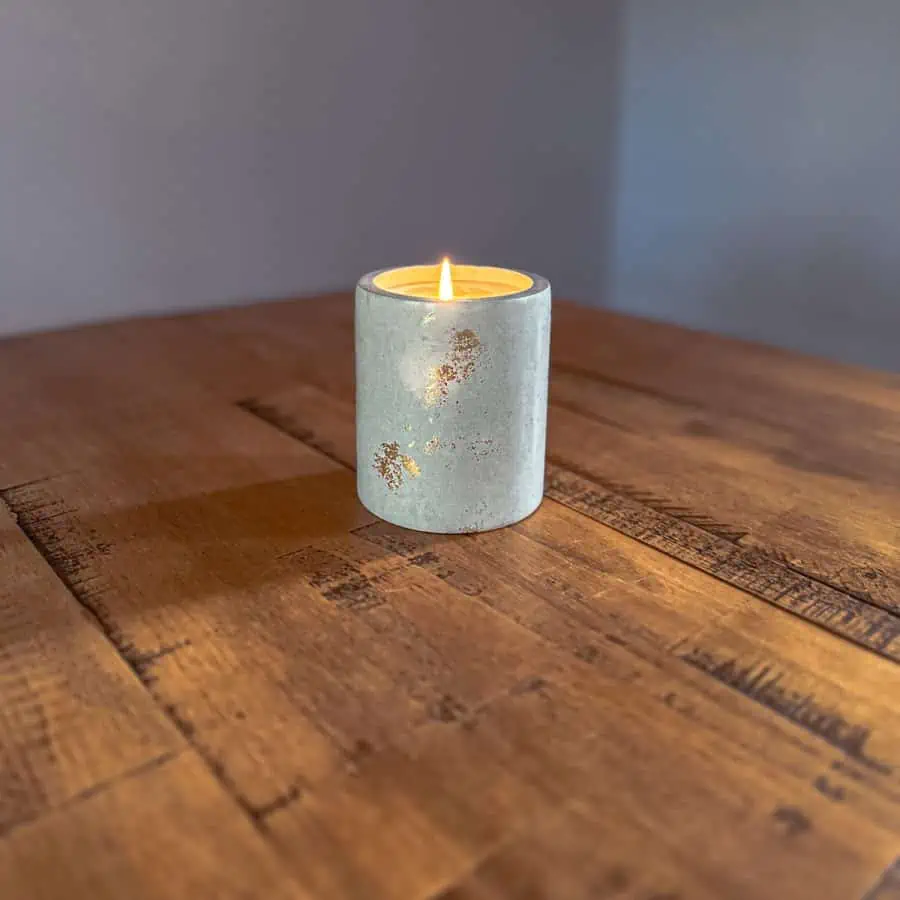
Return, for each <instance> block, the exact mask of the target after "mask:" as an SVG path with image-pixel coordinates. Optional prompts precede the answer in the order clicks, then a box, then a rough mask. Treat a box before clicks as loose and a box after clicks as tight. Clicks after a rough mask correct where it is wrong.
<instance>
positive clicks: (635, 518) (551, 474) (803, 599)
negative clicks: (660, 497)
mask: <svg viewBox="0 0 900 900" xmlns="http://www.w3.org/2000/svg"><path fill="white" fill-rule="evenodd" d="M547 475H548V477H547V491H546V493H547V496H548V497H551V498H552V499H554V500H557V501H558V502H560V503H562V504H564V505H565V506H568V507H569V508H570V509H573V510H575V511H576V512H580V513H582V514H583V515H585V516H587V517H588V518H591V519H593V520H594V521H595V522H599V523H600V524H602V525H606V526H607V527H609V528H612V529H614V530H615V531H618V532H619V533H620V534H624V535H626V536H628V537H631V538H634V539H635V540H637V541H640V542H641V543H643V544H646V545H647V546H648V547H653V548H654V549H656V550H659V551H660V552H662V553H665V554H666V555H667V556H670V557H672V558H673V559H677V560H679V561H680V562H683V563H685V564H687V565H689V566H691V567H693V568H695V569H698V570H699V571H701V572H705V573H706V574H708V575H711V576H713V577H714V578H716V579H718V580H719V581H723V582H725V583H726V584H730V585H731V586H732V587H736V588H739V589H740V590H742V591H745V592H746V593H748V594H751V595H752V596H754V597H758V598H759V599H761V600H765V601H766V602H767V603H771V604H772V605H773V606H777V607H779V608H780V609H783V610H785V611H787V612H790V613H793V614H794V615H797V616H799V617H800V618H802V619H805V620H806V621H807V622H811V623H813V624H815V625H818V626H819V627H821V628H825V629H826V630H828V631H831V632H832V633H833V634H837V635H839V636H840V637H843V638H846V639H847V640H850V641H853V642H854V643H855V644H858V645H859V646H861V647H864V648H866V649H867V650H871V651H873V652H875V653H878V654H880V655H881V656H884V657H885V658H887V659H890V660H893V661H894V662H900V617H898V616H896V615H894V614H892V613H891V612H889V611H887V610H885V609H882V608H880V607H877V606H875V605H873V604H871V603H867V602H865V601H862V600H859V599H857V598H856V597H852V596H850V595H849V594H847V593H845V592H843V591H839V590H837V589H835V588H833V587H830V586H828V585H827V584H824V583H823V582H822V581H819V580H816V579H813V578H810V577H807V576H806V575H801V574H800V573H798V572H795V571H793V570H791V569H789V568H787V567H786V566H784V565H782V564H780V563H778V562H776V561H775V560H774V559H772V558H771V557H770V556H768V555H767V554H765V553H764V552H762V551H759V550H756V549H751V548H745V547H741V546H740V545H737V544H735V543H733V542H732V541H729V540H725V539H724V538H722V537H720V536H719V535H717V534H713V533H711V532H709V531H706V530H704V529H701V528H699V527H697V526H696V525H693V524H692V523H690V522H688V521H682V520H680V519H677V518H675V517H673V516H671V515H669V514H667V513H663V512H657V511H656V510H654V509H651V508H649V507H648V506H645V505H644V504H643V503H641V502H639V501H637V500H634V499H632V498H630V497H626V496H623V495H621V494H618V493H617V492H615V491H614V490H611V489H609V488H607V487H604V486H603V485H602V484H601V483H600V482H599V481H598V480H597V479H595V478H593V477H592V476H590V475H589V474H583V473H581V472H578V471H576V470H575V469H573V468H572V467H571V466H569V465H568V464H567V463H565V462H560V461H558V460H557V459H555V458H553V459H551V460H550V461H549V462H548V466H547Z"/></svg>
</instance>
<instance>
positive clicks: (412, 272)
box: [374, 264, 534, 303]
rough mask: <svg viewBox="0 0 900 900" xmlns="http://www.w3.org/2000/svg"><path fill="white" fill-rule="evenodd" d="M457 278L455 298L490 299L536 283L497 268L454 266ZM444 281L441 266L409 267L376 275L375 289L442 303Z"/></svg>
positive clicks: (525, 289) (454, 281) (454, 289)
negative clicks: (442, 283) (440, 290)
mask: <svg viewBox="0 0 900 900" xmlns="http://www.w3.org/2000/svg"><path fill="white" fill-rule="evenodd" d="M450 271H451V274H452V276H453V299H452V300H447V301H445V302H447V303H453V302H454V301H456V300H485V299H488V298H490V297H506V296H508V295H509V294H518V293H520V292H521V291H527V290H528V289H529V288H530V287H532V285H533V284H534V281H533V279H532V278H531V277H530V276H528V275H525V274H524V273H523V272H516V271H515V270H514V269H498V268H495V267H494V266H457V265H452V266H451V267H450ZM440 279H441V267H440V264H438V265H433V266H405V267H404V268H402V269H388V270H387V271H386V272H382V273H381V274H379V275H376V276H375V280H374V284H375V287H376V288H378V289H379V290H382V291H389V292H390V293H392V294H401V295H402V296H404V297H419V298H421V299H423V300H438V299H440V297H439V293H438V292H439V288H440Z"/></svg>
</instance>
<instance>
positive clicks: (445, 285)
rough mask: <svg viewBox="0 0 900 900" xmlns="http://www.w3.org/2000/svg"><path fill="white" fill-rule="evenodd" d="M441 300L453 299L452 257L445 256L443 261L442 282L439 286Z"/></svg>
mask: <svg viewBox="0 0 900 900" xmlns="http://www.w3.org/2000/svg"><path fill="white" fill-rule="evenodd" d="M438 299H439V300H452V299H453V274H452V273H451V271H450V259H449V257H447V256H445V257H444V261H443V262H442V263H441V283H440V287H439V288H438Z"/></svg>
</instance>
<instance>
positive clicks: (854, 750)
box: [680, 647, 893, 775]
mask: <svg viewBox="0 0 900 900" xmlns="http://www.w3.org/2000/svg"><path fill="white" fill-rule="evenodd" d="M680 658H681V659H682V660H684V661H685V662H686V663H688V665H691V666H693V667H694V668H696V669H699V670H700V671H701V672H705V673H706V674H707V675H711V676H712V677H713V678H715V679H716V680H717V681H720V682H721V683H722V684H724V685H726V686H727V687H730V688H732V689H733V690H735V691H737V692H738V693H740V694H743V695H744V696H745V697H747V698H748V699H750V700H753V701H754V702H756V703H759V704H760V705H761V706H765V707H766V708H767V709H770V710H772V712H774V713H777V714H778V715H779V716H782V717H783V718H785V719H787V720H788V721H790V722H793V723H794V724H795V725H799V726H800V727H801V728H803V729H804V730H805V731H808V732H809V733H810V734H813V735H815V736H816V737H819V738H821V739H822V740H824V741H826V742H827V743H828V744H830V745H831V746H832V747H834V748H835V749H837V750H840V751H841V752H842V753H845V754H846V755H847V756H848V757H850V758H851V759H853V760H854V761H855V762H858V763H860V764H861V765H863V766H865V767H866V768H868V769H871V770H872V771H874V772H878V773H879V774H880V775H889V774H890V773H891V772H892V771H893V768H892V767H891V766H890V765H888V764H887V763H884V762H881V761H879V760H877V759H873V758H872V757H871V756H868V755H867V753H866V742H867V741H868V740H869V738H870V736H871V729H870V728H868V727H867V726H865V725H855V724H853V723H852V722H849V721H848V720H847V719H845V718H844V716H843V715H841V713H840V712H838V711H837V710H836V709H833V708H830V707H826V706H823V705H822V704H821V703H819V702H818V701H817V700H816V698H815V697H814V696H813V695H812V694H809V693H803V692H801V691H794V690H791V689H790V688H789V687H787V686H786V685H785V684H784V680H785V679H784V675H783V673H781V672H778V671H776V670H775V668H774V666H772V665H770V664H768V663H764V662H759V661H751V662H742V661H740V660H738V659H735V658H725V659H721V658H717V657H716V656H715V655H714V654H712V653H710V652H708V651H707V650H704V649H702V648H699V647H697V648H694V649H692V650H690V651H689V652H688V653H686V654H683V655H681V657H680Z"/></svg>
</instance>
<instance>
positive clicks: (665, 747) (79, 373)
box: [0, 296, 900, 900]
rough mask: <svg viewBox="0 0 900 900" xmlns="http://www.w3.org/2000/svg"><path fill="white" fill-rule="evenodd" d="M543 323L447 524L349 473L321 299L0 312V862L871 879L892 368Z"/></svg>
mask: <svg viewBox="0 0 900 900" xmlns="http://www.w3.org/2000/svg"><path fill="white" fill-rule="evenodd" d="M554 328H555V330H554V338H553V347H554V369H553V378H552V388H551V418H550V424H551V433H550V438H549V451H550V460H551V462H550V466H549V470H548V474H549V478H548V489H547V499H546V500H545V502H544V504H543V506H542V507H541V509H540V510H539V511H538V513H537V514H535V515H534V516H532V517H531V518H530V519H528V520H526V521H525V522H522V523H520V524H518V525H516V526H514V527H512V528H509V529H504V530H502V531H498V532H492V533H489V534H482V535H469V536H458V537H447V536H436V535H425V534H417V533H413V532H406V531H403V530H402V529H398V528H395V527H393V526H390V525H387V524H385V523H383V522H380V521H377V520H376V519H374V518H373V517H372V516H371V515H370V514H368V513H367V512H366V511H365V510H364V509H362V508H361V507H360V506H359V504H358V502H357V501H356V498H355V487H354V477H353V472H352V470H353V467H354V466H355V458H354V455H355V447H354V443H355V439H354V429H353V405H352V401H353V378H352V375H353V369H352V314H351V306H350V303H349V301H348V299H347V298H344V297H338V296H335V297H329V298H322V299H320V300H319V301H310V300H306V301H298V302H296V303H283V304H264V305H260V306H256V307H246V308H241V309H233V310H222V311H216V312H212V313H204V314H198V315H194V316H187V317H181V318H162V319H155V320H148V321H132V322H122V323H115V324H111V325H106V326H96V327H91V328H82V329H77V330H74V331H71V332H64V333H58V334H52V335H41V336H35V337H27V338H17V339H15V340H11V341H7V342H4V343H0V376H2V378H0V421H2V423H3V424H2V428H3V434H2V438H3V440H2V446H3V453H2V454H0V498H2V500H3V504H4V507H3V508H2V509H0V516H5V518H2V519H0V541H2V544H0V547H2V551H0V553H2V555H0V559H2V561H3V564H4V574H6V573H7V572H8V573H9V575H8V577H7V578H6V579H5V583H4V584H3V586H2V597H3V600H2V604H0V616H2V623H0V675H2V680H0V700H2V701H3V703H2V708H0V754H2V755H0V761H2V769H0V772H2V773H3V774H2V775H0V831H2V830H3V828H4V827H5V829H6V831H5V835H0V896H3V897H6V896H10V897H20V896H21V897H26V898H27V897H32V896H34V897H48V898H55V897H63V896H66V897H71V896H74V897H82V896H83V897H91V898H94V897H106V896H109V897H113V896H115V897H118V896H136V897H162V896H166V897H168V896H173V897H180V896H185V897H188V896H191V897H193V896H222V897H230V896H234V897H256V896H259V897H275V896H278V897H281V896H285V897H288V896H291V897H294V896H313V897H322V898H332V897H333V898H345V897H347V898H355V897H360V898H365V900H370V898H371V900H377V898H398V900H400V898H422V900H426V898H430V900H436V898H443V900H464V898H473V900H476V898H478V900H480V898H506V897H512V898H518V897H522V898H532V897H535V898H542V897H546V898H567V900H568V898H581V897H584V898H594V897H620V898H624V897H628V898H634V900H650V898H654V900H662V898H666V900H675V898H678V900H687V898H699V900H705V898H710V900H712V898H730V897H735V898H748V900H755V898H770V897H772V896H776V895H777V896H778V897H779V898H786V900H793V898H807V897H809V898H816V900H830V898H834V900H845V898H851V900H863V898H870V900H871V898H876V900H885V898H889V897H891V896H893V895H894V893H896V885H897V883H898V882H897V878H896V864H895V863H894V862H893V861H894V860H895V859H896V858H897V856H898V852H900V708H898V707H897V703H896V699H897V697H900V666H898V665H897V662H898V660H900V595H898V587H900V558H898V554H900V540H898V537H900V535H898V525H897V523H898V522H900V470H898V459H900V453H898V449H900V379H897V378H895V377H893V376H889V375H883V374H880V373H873V372H864V371H860V370H854V369H848V368H843V367H837V366H832V365H830V364H827V363H823V362H821V361H817V360H808V359H803V358H801V357H796V356H793V355H790V354H784V353H781V352H779V351H773V350H769V349H766V348H760V347H756V346H753V345H746V344H739V343H737V342H733V341H728V340H725V339H722V338H716V337H712V336H708V335H699V334H695V333H689V332H685V331H681V330H679V329H674V328H671V327H669V326H662V325H658V324H652V323H645V322H639V321H637V320H631V319H627V318H624V317H620V316H615V315H611V314H607V313H601V312H598V311H589V310H583V309H579V308H577V307H572V306H569V305H567V304H558V305H557V309H556V310H555V324H554ZM4 823H5V826H4ZM148 835H149V838H148ZM773 886H777V888H776V887H773Z"/></svg>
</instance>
